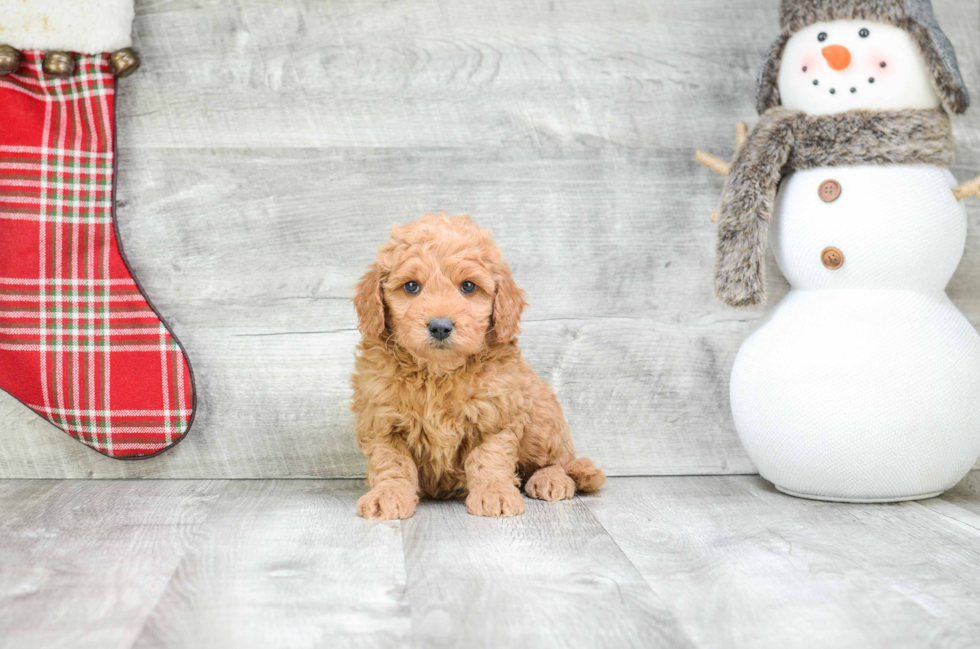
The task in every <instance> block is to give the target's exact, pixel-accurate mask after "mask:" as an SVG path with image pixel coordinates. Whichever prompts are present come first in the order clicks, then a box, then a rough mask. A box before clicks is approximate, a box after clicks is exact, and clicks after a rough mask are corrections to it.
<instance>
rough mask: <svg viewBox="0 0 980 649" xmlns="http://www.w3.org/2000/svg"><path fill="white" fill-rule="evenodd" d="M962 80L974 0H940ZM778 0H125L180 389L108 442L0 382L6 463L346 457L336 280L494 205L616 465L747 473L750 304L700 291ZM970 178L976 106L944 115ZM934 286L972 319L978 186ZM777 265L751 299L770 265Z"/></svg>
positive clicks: (326, 472) (242, 467)
mask: <svg viewBox="0 0 980 649" xmlns="http://www.w3.org/2000/svg"><path fill="white" fill-rule="evenodd" d="M935 5H936V12H937V15H938V18H939V21H940V23H941V24H942V25H943V27H944V28H945V30H946V32H947V34H948V35H949V37H950V38H951V40H952V42H953V43H954V44H955V45H957V46H959V49H958V55H959V60H960V66H961V69H962V71H963V74H964V76H965V78H966V81H967V84H968V85H969V86H970V87H972V88H974V89H980V51H978V50H977V48H976V47H973V46H972V44H975V43H976V42H977V38H978V37H980V36H978V35H980V7H978V6H977V4H976V3H975V2H973V0H937V2H936V3H935ZM776 8H777V2H776V0H772V1H768V0H767V1H766V2H761V1H756V0H738V1H736V2H727V1H726V2H723V1H722V0H700V1H699V2H698V3H696V6H695V4H692V3H689V2H676V1H674V0H654V1H652V2H651V1H648V0H613V1H612V2H609V1H606V0H555V1H545V0H531V1H524V0H520V1H517V0H495V1H494V2H480V3H459V2H451V1H450V0H421V1H419V2H413V3H390V2H382V1H380V0H377V1H376V0H368V1H364V2H304V1H302V0H283V1H280V0H275V1H274V0H232V1H225V0H220V1H219V0H198V1H195V2H191V1H190V0H142V1H139V2H138V3H137V12H138V16H137V22H136V32H135V35H136V41H137V47H138V49H139V50H140V52H141V54H142V56H143V60H144V67H143V69H142V70H141V71H140V72H139V73H138V74H137V75H134V76H133V77H130V78H128V79H126V80H125V81H123V82H121V84H120V93H119V100H118V101H119V104H118V137H119V146H120V155H119V172H118V197H119V210H118V216H119V228H120V233H121V235H122V238H123V242H124V244H125V248H126V252H127V254H128V256H129V259H130V261H131V262H132V264H133V266H134V268H135V270H136V271H137V274H138V276H139V278H140V280H141V281H142V283H143V284H144V286H145V287H146V289H147V291H148V292H149V294H150V295H151V297H152V298H153V300H154V302H155V303H156V304H157V306H158V307H159V308H160V309H161V311H162V312H163V313H164V315H165V316H166V317H167V319H168V320H169V321H170V322H171V323H172V324H173V325H174V327H175V329H176V332H177V334H178V336H179V337H180V339H181V340H182V342H183V343H184V344H185V346H186V347H187V349H188V351H189V354H190V357H191V361H192V363H193V365H194V369H195V374H196V377H197V381H198V389H199V398H200V403H201V409H200V412H199V415H198V419H197V422H196V425H195V428H194V430H193V431H192V432H191V433H190V435H189V436H188V438H187V439H186V440H185V441H183V442H182V443H181V444H180V445H179V446H178V447H177V448H175V449H174V450H172V451H170V452H168V453H166V454H164V455H162V456H160V457H158V458H155V459H152V460H148V461H143V462H127V463H120V462H115V461H112V460H108V459H106V458H103V457H101V456H99V455H97V454H96V453H94V452H93V451H90V450H88V449H87V448H85V447H83V446H82V445H80V444H78V443H77V442H75V441H73V440H71V439H70V438H68V437H67V436H66V435H64V434H63V433H61V432H60V431H58V430H56V429H54V428H53V427H51V426H50V425H48V424H47V423H45V422H43V421H42V420H40V419H38V418H37V417H36V416H35V415H34V414H33V413H31V412H29V411H27V409H26V408H24V407H23V406H21V405H20V404H18V403H16V402H14V401H13V400H12V399H10V398H9V397H7V396H6V395H5V394H0V426H2V427H3V429H4V431H5V433H4V435H5V442H4V444H2V445H0V477H18V478H41V477H60V478H68V477H70V478H84V477H107V478H119V477H183V478H196V477H207V478H270V477H355V476H361V475H363V472H364V461H363V459H362V458H361V457H360V454H359V453H358V451H357V449H356V445H355V443H354V440H353V433H352V429H351V421H352V420H351V416H350V414H349V412H348V409H347V403H348V401H349V396H350V392H349V385H348V375H349V372H350V369H351V366H352V353H353V346H354V344H355V343H356V340H357V334H356V331H355V321H354V317H353V312H352V309H351V306H350V302H349V298H350V294H351V286H352V285H353V283H354V282H355V281H356V279H357V278H358V277H359V276H360V274H361V273H362V272H363V270H364V268H365V267H366V265H367V263H368V262H370V261H371V259H372V258H373V256H374V251H375V249H376V247H377V245H378V244H379V243H380V242H381V241H382V240H383V239H384V238H385V236H386V234H387V232H388V229H389V228H390V226H391V224H392V223H393V222H405V221H408V220H411V219H413V218H415V217H417V216H419V215H420V214H422V213H424V212H427V211H438V210H446V211H447V212H450V213H469V214H472V215H473V216H474V217H475V218H476V219H477V220H478V221H479V222H480V223H482V224H484V225H486V226H489V227H492V228H493V229H494V231H495V234H496V237H497V239H498V241H499V242H500V243H501V245H502V247H503V248H504V251H505V254H506V256H507V258H508V259H509V261H510V262H511V265H512V266H513V267H514V270H515V274H516V276H517V279H518V281H519V283H520V284H522V285H523V286H524V288H525V289H526V290H527V292H528V295H529V297H530V300H531V303H532V306H531V308H530V309H529V311H528V312H527V315H526V319H525V326H524V335H523V336H522V338H521V343H522V345H523V347H524V349H525V352H526V354H527V356H528V358H529V359H530V361H531V362H532V364H533V366H534V367H535V368H536V369H537V370H538V371H539V372H540V373H541V374H542V375H543V376H544V377H545V378H546V379H548V380H549V381H551V382H552V383H553V384H554V385H555V387H556V390H557V392H558V395H559V397H560V398H561V400H562V402H563V404H564V406H565V408H566V412H567V415H568V418H569V420H570V422H571V423H572V427H573V435H574V437H575V440H576V444H577V446H578V447H579V450H580V451H581V452H582V453H583V454H587V455H590V456H591V457H593V459H595V460H596V462H597V463H598V464H599V465H600V466H602V467H603V468H605V469H606V470H607V472H609V473H610V474H611V475H645V474H702V473H751V472H753V471H754V470H755V469H754V467H753V465H752V463H751V462H750V461H749V459H748V458H747V456H746V455H745V453H744V451H743V450H742V448H741V445H740V444H739V442H738V440H737V437H736V435H735V432H734V429H733V426H732V422H731V416H730V412H729V406H728V397H727V395H728V375H729V371H730V368H731V365H732V362H733V360H734V357H735V353H736V352H737V350H738V347H739V345H740V343H741V341H742V340H744V338H745V337H746V336H747V335H748V334H749V333H750V332H751V331H752V330H753V329H754V328H755V327H756V326H757V323H758V320H759V318H761V317H763V316H764V314H765V313H766V311H765V309H761V308H760V309H752V310H742V311H738V310H733V309H729V308H727V307H725V306H724V305H722V304H721V303H720V302H718V301H717V300H715V299H714V297H713V296H712V294H711V273H712V265H713V252H714V234H715V231H714V226H713V225H712V224H711V223H710V222H709V221H708V215H709V213H710V212H711V211H712V210H714V209H716V208H717V201H718V195H719V192H720V188H721V180H720V179H719V178H718V177H716V176H715V175H714V174H712V173H710V172H708V171H706V170H704V169H703V168H701V167H700V166H699V165H697V163H696V162H695V161H694V157H693V156H694V151H695V150H696V149H698V148H703V149H706V150H709V151H712V152H713V153H716V154H718V155H719V156H721V157H723V158H726V159H727V158H728V157H730V155H731V153H732V150H733V147H734V143H733V138H732V129H733V125H734V124H735V122H737V121H738V120H745V121H748V122H750V123H752V122H753V121H754V119H755V117H754V109H753V90H754V83H755V71H756V69H757V67H758V65H759V64H760V62H761V61H762V59H763V55H764V53H765V51H766V48H767V47H768V45H769V43H770V42H771V40H772V39H773V38H774V37H775V35H776V33H777V26H776V25H777V21H776ZM954 128H955V133H956V137H957V151H956V153H957V164H956V166H955V167H954V173H956V175H957V176H958V177H959V178H961V179H962V180H965V179H967V178H972V177H974V176H976V173H977V171H978V170H980V112H977V111H974V113H972V114H969V115H967V116H963V117H957V118H955V120H954ZM968 209H969V213H970V227H971V232H972V234H971V235H970V239H969V242H968V248H967V254H966V256H965V258H964V261H963V263H962V265H961V267H960V269H959V272H958V273H957V275H956V276H955V277H954V279H953V281H952V283H951V284H950V287H949V293H950V295H951V297H952V298H953V300H954V301H955V302H956V303H957V305H958V306H959V307H960V308H961V309H962V310H963V311H964V313H966V315H967V316H968V317H969V318H970V319H971V321H972V322H974V323H978V324H980V291H978V290H977V287H978V286H980V254H978V252H977V251H978V249H980V235H978V234H977V233H978V232H980V230H978V227H980V201H975V200H974V201H971V202H969V203H968ZM769 267H770V268H771V269H772V270H771V271H770V273H771V283H772V290H771V297H772V300H773V301H775V300H777V299H779V298H780V297H781V296H782V295H783V294H784V293H785V291H786V283H785V281H784V280H783V279H782V278H781V277H780V276H779V274H778V271H777V270H775V264H774V263H771V260H770V264H769Z"/></svg>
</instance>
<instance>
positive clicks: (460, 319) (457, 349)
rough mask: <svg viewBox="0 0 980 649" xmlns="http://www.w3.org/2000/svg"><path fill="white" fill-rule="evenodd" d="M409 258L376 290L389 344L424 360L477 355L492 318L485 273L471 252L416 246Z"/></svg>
mask: <svg viewBox="0 0 980 649" xmlns="http://www.w3.org/2000/svg"><path fill="white" fill-rule="evenodd" d="M445 243H450V242H445ZM453 243H457V242H453ZM410 253H411V254H409V255H407V256H406V257H405V258H404V259H402V260H400V263H399V264H398V265H397V266H396V267H394V268H393V269H392V270H391V272H390V273H389V275H388V279H387V280H386V281H385V282H384V284H383V285H382V286H383V289H384V300H385V306H386V307H387V309H388V327H389V328H390V329H391V332H392V333H393V334H394V338H395V340H396V341H397V342H398V344H399V345H401V346H402V347H405V348H406V349H408V350H409V351H411V352H412V353H413V354H414V355H415V356H417V357H419V358H423V359H426V360H442V359H446V358H447V357H450V358H453V359H456V358H461V357H462V358H465V357H467V356H472V355H473V354H476V353H478V352H479V351H480V350H481V349H483V344H484V337H485V336H486V333H487V331H488V330H489V329H490V318H491V317H492V315H493V296H494V292H495V290H496V284H495V283H494V281H493V276H492V275H491V274H490V271H489V270H488V269H487V268H486V267H485V266H484V265H483V264H482V263H481V261H480V259H479V257H478V256H477V255H475V254H474V253H475V251H473V250H467V249H465V248H462V249H461V247H460V246H459V245H438V244H437V245H433V246H420V247H418V248H413V249H412V250H411V251H410Z"/></svg>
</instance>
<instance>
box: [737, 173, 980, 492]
mask: <svg viewBox="0 0 980 649" xmlns="http://www.w3.org/2000/svg"><path fill="white" fill-rule="evenodd" d="M826 180H835V181H837V183H839V185H840V187H841V193H840V196H839V197H838V198H837V199H836V200H834V201H832V202H824V201H823V200H822V199H821V198H820V197H819V195H818V188H819V187H820V185H821V184H822V183H823V182H824V181H826ZM954 186H955V181H954V180H953V177H952V175H951V174H950V173H949V171H948V170H946V169H942V168H939V167H930V166H911V165H891V166H851V167H832V168H818V169H810V170H806V171H799V172H796V173H793V174H792V175H790V176H787V177H786V178H784V180H783V182H782V185H781V187H780V190H779V193H778V195H777V199H776V208H775V210H774V216H773V218H774V221H773V227H772V230H771V232H772V237H771V245H772V247H773V249H774V251H775V256H776V261H777V263H778V264H779V267H780V269H781V270H782V271H783V274H784V275H785V276H786V278H787V279H788V280H789V282H790V284H791V286H792V290H791V291H790V293H789V294H788V295H787V296H786V297H785V298H784V299H783V301H782V302H780V303H779V305H777V306H776V307H775V309H774V310H773V311H772V313H771V314H770V315H769V317H768V318H767V320H766V321H765V322H764V324H763V325H762V326H761V327H760V328H759V330H758V331H756V332H755V333H754V334H753V335H752V336H751V337H750V338H749V339H748V340H746V342H745V343H744V345H743V346H742V348H741V350H740V351H739V354H738V357H737V359H736V361H735V366H734V369H733V371H732V380H731V403H732V411H733V415H734V419H735V424H736V428H737V429H738V432H739V436H740V437H741V439H742V442H743V444H744V445H745V448H746V450H747V451H748V453H749V456H750V457H751V458H752V460H753V462H755V464H756V466H757V467H758V468H759V471H760V473H761V474H762V475H763V477H765V478H766V479H768V480H770V481H772V482H773V483H774V484H775V485H776V486H777V487H778V488H780V489H782V490H783V491H787V492H790V493H793V494H795V495H803V496H809V497H814V498H827V499H835V500H867V501H874V500H903V499H912V498H922V497H928V496H931V495H934V494H936V493H939V492H942V491H944V490H946V489H948V488H949V487H951V486H952V485H954V484H955V483H956V482H957V481H958V480H959V479H961V478H962V477H963V476H964V475H965V474H966V472H967V471H969V470H970V467H971V466H972V465H973V463H974V462H975V461H976V459H977V456H978V454H980V335H978V334H977V332H976V330H975V329H974V327H973V326H972V325H971V324H970V323H969V322H968V321H967V320H966V318H965V317H964V316H963V315H962V314H961V313H960V312H959V311H958V310H957V309H956V307H955V306H954V305H953V304H952V303H951V302H950V301H949V299H948V298H947V297H946V294H945V292H944V291H945V287H946V284H947V283H948V282H949V279H950V277H951V276H952V275H953V272H954V271H955V270H956V267H957V265H958V264H959V261H960V258H961V257H962V254H963V250H964V246H965V241H966V211H965V209H964V208H963V206H962V205H961V204H960V203H959V202H958V201H957V200H956V198H955V197H954V196H953V192H952V189H953V187H954ZM831 246H832V247H835V248H838V249H839V250H840V251H841V252H843V255H844V264H843V266H841V267H840V268H839V269H837V270H830V269H829V268H827V267H825V265H824V264H823V263H822V260H821V252H822V251H823V250H824V249H825V248H827V247H831Z"/></svg>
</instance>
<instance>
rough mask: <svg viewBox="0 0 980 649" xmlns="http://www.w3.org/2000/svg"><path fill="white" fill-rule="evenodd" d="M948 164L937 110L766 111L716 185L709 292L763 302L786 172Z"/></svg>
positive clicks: (948, 135)
mask: <svg viewBox="0 0 980 649" xmlns="http://www.w3.org/2000/svg"><path fill="white" fill-rule="evenodd" d="M952 161H953V134H952V127H951V125H950V121H949V117H948V116H947V115H946V113H945V112H943V111H942V110H899V111H864V110H855V111H849V112H846V113H839V114H835V115H807V114H805V113H802V112H800V111H794V110H787V109H785V108H782V107H778V106H777V107H775V108H771V109H769V110H767V111H766V112H765V113H763V114H762V117H761V118H760V119H759V122H758V123H757V124H756V125H755V127H754V128H753V129H752V132H751V133H750V134H749V137H748V140H747V141H746V142H745V144H744V145H743V146H742V148H741V149H739V151H738V153H737V154H736V156H735V160H734V161H733V162H732V166H731V171H730V173H729V174H728V178H727V180H726V181H725V188H724V189H723V190H722V195H721V216H720V219H719V224H718V250H717V265H716V267H715V294H716V295H717V296H718V297H719V298H720V299H721V300H722V301H724V302H725V303H727V304H730V305H731V306H751V305H754V304H760V303H763V302H765V299H766V287H765V273H766V241H767V238H768V236H769V223H770V221H771V220H772V210H773V204H774V202H775V198H776V190H777V189H778V188H779V182H780V181H781V180H782V178H783V176H785V175H786V174H789V173H790V172H792V171H797V170H803V169H812V168H814V167H835V166H842V165H862V164H925V165H936V166H942V167H948V166H949V165H950V164H951V163H952Z"/></svg>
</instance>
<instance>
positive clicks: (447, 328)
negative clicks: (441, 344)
mask: <svg viewBox="0 0 980 649" xmlns="http://www.w3.org/2000/svg"><path fill="white" fill-rule="evenodd" d="M452 333H453V321H452V320H450V319H449V318H436V319H434V320H429V335H430V336H432V337H433V338H435V339H436V340H445V339H446V338H449V336H450V334H452Z"/></svg>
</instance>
